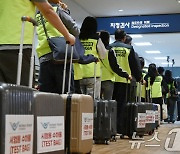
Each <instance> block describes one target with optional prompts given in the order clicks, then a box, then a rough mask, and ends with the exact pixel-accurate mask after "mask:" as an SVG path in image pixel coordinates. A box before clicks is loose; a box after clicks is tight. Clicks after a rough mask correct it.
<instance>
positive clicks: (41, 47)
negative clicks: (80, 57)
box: [36, 7, 63, 57]
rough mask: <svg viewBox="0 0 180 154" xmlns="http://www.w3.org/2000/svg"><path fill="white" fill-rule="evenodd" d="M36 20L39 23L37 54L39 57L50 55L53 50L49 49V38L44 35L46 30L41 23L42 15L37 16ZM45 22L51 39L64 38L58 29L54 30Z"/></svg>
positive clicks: (55, 8)
mask: <svg viewBox="0 0 180 154" xmlns="http://www.w3.org/2000/svg"><path fill="white" fill-rule="evenodd" d="M53 9H54V10H55V11H56V10H57V7H53ZM36 20H37V22H38V27H37V33H38V46H37V48H36V52H37V55H38V57H41V56H43V55H45V54H48V53H50V52H51V49H50V48H49V45H48V42H47V38H46V35H45V33H44V28H43V25H42V23H41V17H40V14H37V15H36ZM44 21H45V27H46V29H47V33H48V36H49V37H56V36H60V37H63V35H62V34H61V33H60V32H59V31H58V30H57V29H56V28H54V27H53V26H52V25H51V24H50V23H49V22H48V21H47V20H46V19H45V20H44Z"/></svg>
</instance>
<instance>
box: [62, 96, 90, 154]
mask: <svg viewBox="0 0 180 154" xmlns="http://www.w3.org/2000/svg"><path fill="white" fill-rule="evenodd" d="M61 96H62V97H63V98H64V103H65V108H66V109H65V111H66V114H65V144H66V152H67V153H90V152H91V150H92V145H93V98H92V97H91V96H89V95H83V94H72V95H71V94H69V95H66V94H62V95H61Z"/></svg>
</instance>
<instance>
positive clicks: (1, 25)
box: [0, 0, 35, 44]
mask: <svg viewBox="0 0 180 154" xmlns="http://www.w3.org/2000/svg"><path fill="white" fill-rule="evenodd" d="M0 6H1V9H0V21H1V22H0V34H1V37H0V44H20V38H21V29H22V21H21V17H22V16H30V17H32V18H34V16H35V6H34V5H33V3H32V2H30V1H29V0H1V1H0ZM32 38H33V26H32V24H31V23H29V22H27V23H26V25H25V32H24V44H32Z"/></svg>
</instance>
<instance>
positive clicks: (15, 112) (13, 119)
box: [0, 83, 33, 154]
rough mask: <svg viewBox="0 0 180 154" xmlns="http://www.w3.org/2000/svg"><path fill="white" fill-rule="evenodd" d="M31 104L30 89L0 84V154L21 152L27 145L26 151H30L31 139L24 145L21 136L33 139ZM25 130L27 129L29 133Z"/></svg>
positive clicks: (31, 92)
mask: <svg viewBox="0 0 180 154" xmlns="http://www.w3.org/2000/svg"><path fill="white" fill-rule="evenodd" d="M32 103H33V91H32V89H30V88H28V87H24V86H17V85H13V84H5V83H0V121H1V123H0V153H1V154H4V153H6V154H9V153H12V152H14V151H19V153H20V152H23V150H25V146H27V145H28V149H27V150H28V151H32V144H33V142H32V139H30V140H29V141H27V142H26V144H24V143H23V142H22V139H23V136H27V135H29V137H30V138H33V115H32V112H31V104H32ZM28 119H29V120H28ZM27 120H28V121H27ZM24 125H25V126H24ZM26 126H27V127H26ZM27 129H29V132H28V131H27ZM17 139H18V140H17ZM17 145H19V146H17ZM23 146H24V148H23Z"/></svg>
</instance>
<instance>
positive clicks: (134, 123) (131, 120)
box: [121, 103, 146, 138]
mask: <svg viewBox="0 0 180 154" xmlns="http://www.w3.org/2000/svg"><path fill="white" fill-rule="evenodd" d="M145 108H146V105H145V104H144V103H127V104H126V107H125V120H124V129H123V132H122V136H121V138H123V136H125V135H126V136H128V137H129V138H132V136H133V135H137V136H139V137H143V136H144V134H145V120H146V113H145ZM134 133H135V134H134Z"/></svg>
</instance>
